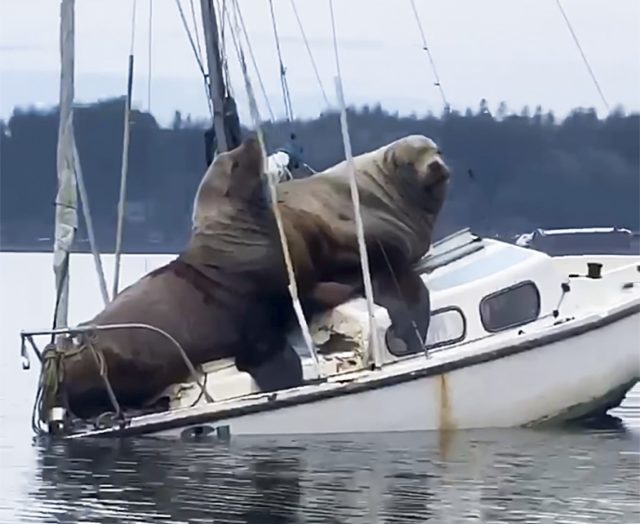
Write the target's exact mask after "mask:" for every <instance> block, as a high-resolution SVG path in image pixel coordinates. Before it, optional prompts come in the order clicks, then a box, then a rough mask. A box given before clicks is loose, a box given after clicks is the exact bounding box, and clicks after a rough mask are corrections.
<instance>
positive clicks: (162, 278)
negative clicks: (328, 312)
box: [63, 140, 299, 416]
mask: <svg viewBox="0 0 640 524" xmlns="http://www.w3.org/2000/svg"><path fill="white" fill-rule="evenodd" d="M261 166H262V155H261V151H260V148H259V145H258V143H257V142H256V141H255V140H248V141H245V143H244V144H243V145H241V146H240V147H239V148H237V149H235V150H233V151H230V152H227V153H224V154H221V155H219V156H218V157H217V158H216V159H215V161H214V162H213V163H212V165H211V166H210V168H209V170H208V171H207V173H206V174H205V177H204V179H203V182H202V184H201V185H200V188H199V190H198V194H197V196H196V202H195V213H194V227H193V232H192V236H191V239H190V242H189V244H188V246H187V248H186V249H185V250H184V251H183V252H182V253H181V254H180V256H179V257H178V258H177V259H176V260H174V261H172V262H171V263H169V264H168V265H166V266H163V267H161V268H159V269H157V270H155V271H153V272H151V273H150V274H148V275H146V276H144V277H143V278H141V279H140V280H138V281H137V282H135V283H134V284H132V285H131V286H129V287H128V288H126V289H124V290H123V291H122V292H121V293H119V294H118V296H117V297H116V298H115V299H114V300H113V301H112V302H111V303H109V304H108V305H107V306H106V307H105V308H104V310H103V311H101V312H100V313H99V314H98V315H96V316H95V317H94V318H93V319H91V320H90V321H89V322H87V323H86V324H93V325H95V324H102V325H104V324H116V323H144V324H149V325H152V326H155V327H157V328H160V329H162V330H164V331H166V332H167V333H169V334H170V335H171V336H172V337H174V338H175V339H176V340H177V342H178V343H179V344H180V345H181V346H182V347H183V348H184V350H185V352H186V353H187V355H188V356H189V358H190V360H191V361H192V362H193V364H194V365H196V366H197V365H198V364H201V363H204V362H207V361H211V360H216V359H219V358H225V357H235V358H236V363H237V364H238V366H239V367H240V368H242V369H248V368H250V367H251V366H258V365H260V364H261V363H262V362H263V361H264V360H266V359H268V358H270V357H271V356H272V355H271V352H272V348H282V347H284V345H285V344H284V341H285V337H286V327H285V323H286V322H288V315H289V310H290V309H291V308H290V299H289V295H288V291H287V281H286V273H285V272H284V264H283V258H282V252H281V248H280V244H279V242H278V241H277V236H276V235H277V230H276V225H275V221H274V218H273V214H272V212H271V210H270V208H269V206H268V204H267V202H266V200H265V198H264V193H263V190H262V185H261V179H260V175H261ZM94 338H95V340H93V342H92V343H93V345H94V347H95V348H97V349H98V350H99V351H100V353H101V354H102V355H103V356H104V360H105V364H106V368H107V370H108V374H109V380H110V382H111V384H112V386H113V389H114V391H115V393H116V395H117V397H118V400H119V402H120V403H121V404H122V406H123V407H140V406H142V405H143V404H144V403H145V402H146V401H147V400H148V399H149V398H151V397H153V396H154V395H157V394H158V393H160V392H161V391H162V390H163V389H164V388H166V387H167V386H168V385H170V384H172V383H175V382H178V381H181V380H184V379H186V378H187V377H188V369H187V367H186V366H185V364H184V361H183V360H182V358H181V356H180V353H179V352H178V351H177V349H176V348H175V347H174V345H173V344H172V343H171V341H170V340H168V339H167V338H165V337H163V336H161V335H159V334H157V333H154V332H151V331H148V330H142V329H122V330H111V331H102V332H97V333H96V334H95V337H94ZM87 342H88V341H87V340H86V339H85V340H84V341H82V343H83V344H84V345H85V346H86V345H87ZM63 366H64V368H63V373H64V388H65V389H64V391H65V394H66V397H67V400H68V403H69V406H70V408H71V410H72V411H73V412H74V413H76V414H79V415H81V416H89V415H93V414H96V413H99V412H101V411H104V410H105V409H109V408H110V405H109V399H108V397H107V396H106V391H105V388H104V385H103V383H102V381H101V379H100V376H99V374H98V368H97V366H96V364H95V362H94V357H93V355H92V354H91V353H90V352H89V351H81V352H79V353H77V354H75V355H72V356H68V357H66V358H65V359H64V360H63ZM285 378H286V377H285ZM298 378H299V377H298ZM281 385H282V387H284V386H286V380H285V382H284V383H283V384H281Z"/></svg>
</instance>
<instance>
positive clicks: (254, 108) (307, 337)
mask: <svg viewBox="0 0 640 524" xmlns="http://www.w3.org/2000/svg"><path fill="white" fill-rule="evenodd" d="M233 3H234V7H235V11H236V13H237V12H238V11H239V9H240V7H239V6H238V0H233ZM241 16H242V15H240V17H241ZM237 21H238V17H236V28H235V29H236V31H235V32H238V33H239V26H238V25H237ZM231 34H232V36H233V41H234V44H237V45H236V50H237V51H238V58H239V61H240V67H241V70H242V76H243V79H244V85H245V89H246V91H247V97H248V98H249V108H250V110H251V117H252V119H253V124H254V126H255V130H256V134H257V135H258V141H259V143H260V148H261V149H262V159H263V162H264V163H266V162H267V154H266V149H265V142H264V135H263V133H262V128H261V124H260V120H261V119H260V113H259V111H258V104H257V103H256V98H255V95H254V92H253V87H252V86H251V80H250V78H249V74H248V72H247V65H246V61H245V59H244V52H243V51H242V43H241V42H240V41H239V39H238V41H236V39H235V36H234V31H231ZM263 171H264V172H266V176H267V182H268V186H269V191H270V196H271V208H272V210H273V214H274V218H275V220H276V225H277V227H278V233H279V234H278V236H279V239H280V244H281V246H282V252H283V256H284V262H285V266H286V269H287V274H288V277H289V294H290V296H291V300H292V303H293V309H294V311H295V314H296V317H297V320H298V324H299V326H300V330H301V331H302V336H303V338H304V341H305V343H306V345H307V348H308V350H309V353H310V355H311V357H312V359H313V361H314V363H315V366H316V370H317V373H318V376H319V377H322V376H323V375H324V373H323V371H322V368H321V367H320V361H319V359H318V354H317V353H316V350H315V346H314V344H313V339H312V338H311V333H310V332H309V325H308V324H307V320H306V318H305V316H304V312H303V310H302V305H301V303H300V299H299V297H298V288H297V283H296V278H295V272H294V269H293V263H292V261H291V253H290V251H289V245H288V242H287V236H286V233H285V231H284V226H283V225H282V216H281V215H280V208H279V206H278V195H277V192H276V181H275V177H274V175H273V174H272V173H269V172H268V171H267V170H266V169H264V168H263Z"/></svg>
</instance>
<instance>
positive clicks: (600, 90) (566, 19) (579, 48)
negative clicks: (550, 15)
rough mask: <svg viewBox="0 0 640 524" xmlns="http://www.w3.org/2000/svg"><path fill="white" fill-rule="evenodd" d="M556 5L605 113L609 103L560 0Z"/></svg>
mask: <svg viewBox="0 0 640 524" xmlns="http://www.w3.org/2000/svg"><path fill="white" fill-rule="evenodd" d="M556 4H557V5H558V9H560V12H561V13H562V17H563V18H564V21H565V23H566V24H567V28H568V29H569V32H570V33H571V36H572V37H573V41H574V42H575V44H576V47H577V48H578V51H580V55H581V56H582V61H583V62H584V65H585V66H586V67H587V71H588V72H589V76H591V80H592V81H593V83H594V85H595V86H596V89H597V91H598V93H599V94H600V99H601V100H602V103H603V104H604V106H605V107H606V108H607V111H609V102H607V99H606V98H605V96H604V93H603V92H602V89H601V88H600V84H599V83H598V79H597V78H596V75H595V73H594V72H593V70H592V69H591V65H589V61H588V60H587V57H586V55H585V54H584V51H583V50H582V46H581V45H580V41H579V40H578V36H577V35H576V33H575V31H574V30H573V27H572V26H571V22H570V21H569V17H567V14H566V13H565V11H564V9H563V8H562V4H561V3H560V0H556Z"/></svg>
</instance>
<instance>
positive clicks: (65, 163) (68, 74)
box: [53, 0, 78, 327]
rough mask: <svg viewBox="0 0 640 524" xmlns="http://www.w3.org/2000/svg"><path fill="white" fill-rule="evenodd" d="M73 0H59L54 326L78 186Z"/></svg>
mask: <svg viewBox="0 0 640 524" xmlns="http://www.w3.org/2000/svg"><path fill="white" fill-rule="evenodd" d="M74 4H75V0H62V3H61V6H60V59H61V62H60V64H61V68H60V121H59V124H58V152H57V172H58V193H57V195H56V211H55V239H54V246H53V270H54V273H55V279H56V295H57V304H56V315H55V326H56V327H62V326H66V325H67V310H68V295H69V272H68V264H69V251H70V249H71V244H72V243H73V238H74V235H75V231H76V228H77V226H78V215H77V198H78V197H77V189H76V176H75V174H76V173H75V167H76V165H75V155H74V151H75V139H74V134H73V98H74V89H73V83H74V78H73V77H74V56H73V55H74V9H75V5H74Z"/></svg>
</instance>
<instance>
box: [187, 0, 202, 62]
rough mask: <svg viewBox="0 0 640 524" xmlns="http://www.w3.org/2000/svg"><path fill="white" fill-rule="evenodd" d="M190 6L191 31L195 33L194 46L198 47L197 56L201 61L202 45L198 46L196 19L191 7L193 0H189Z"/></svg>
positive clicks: (194, 11)
mask: <svg viewBox="0 0 640 524" xmlns="http://www.w3.org/2000/svg"><path fill="white" fill-rule="evenodd" d="M189 6H190V8H191V19H192V20H193V32H194V33H195V41H196V47H197V49H198V58H199V59H200V61H202V47H201V46H200V34H199V33H198V22H197V21H196V10H195V8H194V7H193V0H189Z"/></svg>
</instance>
